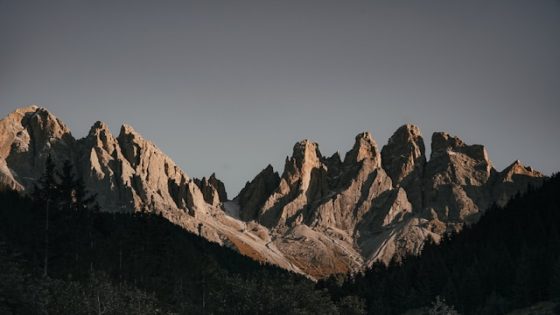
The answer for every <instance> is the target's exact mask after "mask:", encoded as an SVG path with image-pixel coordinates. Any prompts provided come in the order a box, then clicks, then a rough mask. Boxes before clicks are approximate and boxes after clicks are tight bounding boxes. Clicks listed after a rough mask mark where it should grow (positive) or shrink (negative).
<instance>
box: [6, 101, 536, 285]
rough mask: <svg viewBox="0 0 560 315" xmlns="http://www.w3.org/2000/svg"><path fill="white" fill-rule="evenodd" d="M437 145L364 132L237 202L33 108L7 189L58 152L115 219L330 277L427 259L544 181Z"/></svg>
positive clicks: (157, 154)
mask: <svg viewBox="0 0 560 315" xmlns="http://www.w3.org/2000/svg"><path fill="white" fill-rule="evenodd" d="M431 147H432V151H431V154H430V159H427V158H426V154H425V146H424V141H423V138H422V135H421V132H420V129H419V128H418V127H416V126H413V125H403V126H401V127H400V128H398V129H397V131H396V132H395V133H394V134H393V136H392V137H391V138H390V139H389V141H388V143H387V144H386V145H384V146H383V147H382V148H381V149H379V147H378V145H377V142H376V141H375V139H374V137H373V136H372V135H371V133H369V132H364V133H360V134H358V135H357V136H356V138H355V142H354V146H353V147H352V149H351V150H350V151H348V152H347V153H346V154H345V156H344V159H341V157H340V154H338V153H335V154H333V155H332V156H331V157H324V156H322V154H321V152H320V150H319V145H318V144H317V143H315V142H312V141H310V140H302V141H300V142H298V143H296V144H295V145H294V148H293V152H292V155H291V157H290V156H288V157H287V158H286V161H285V167H284V170H283V172H282V174H279V173H277V172H275V171H274V169H273V167H272V166H270V165H268V166H267V167H266V168H264V169H263V171H261V172H260V173H259V174H258V175H257V176H256V177H255V178H254V179H253V180H251V181H249V182H247V184H246V185H245V187H244V188H243V189H242V190H241V191H240V193H239V194H238V195H237V196H236V197H234V198H233V199H232V200H228V199H227V193H226V190H225V186H224V185H223V183H222V182H221V181H220V180H219V179H217V177H216V175H215V174H212V175H211V176H210V177H209V178H208V179H207V178H202V179H196V178H190V177H189V176H188V175H187V174H186V173H185V172H184V171H183V170H182V169H181V168H180V167H178V166H177V165H176V164H175V163H174V162H173V160H172V159H171V158H169V157H168V156H167V155H165V154H164V153H163V152H162V151H161V150H160V149H159V148H158V147H157V146H156V145H155V144H154V143H152V142H151V141H149V140H146V139H144V138H143V137H142V136H141V135H140V134H139V133H138V132H136V131H135V130H134V129H133V128H132V127H131V126H129V125H127V124H123V126H122V127H121V128H120V132H119V135H118V136H114V135H113V134H112V133H111V132H110V130H109V128H108V127H107V125H106V124H104V123H102V122H99V121H98V122H96V123H94V125H93V126H92V128H91V129H90V131H89V133H88V135H87V136H85V137H84V138H81V139H75V138H74V137H73V136H72V134H71V132H70V129H69V128H68V127H67V126H66V125H65V124H64V123H63V122H62V121H61V120H59V119H58V118H56V116H54V115H53V114H52V113H50V112H49V111H47V110H46V109H44V108H40V107H38V106H30V107H26V108H22V109H18V110H16V111H15V112H13V113H11V114H9V115H8V116H7V117H6V118H4V119H2V120H1V121H0V188H2V187H4V188H9V189H15V190H19V191H26V190H29V189H31V187H32V184H33V182H34V180H36V178H37V177H38V176H40V175H41V174H42V171H43V168H44V162H45V159H46V156H47V155H48V154H51V155H52V157H53V159H54V160H55V161H56V162H57V163H59V164H60V163H61V162H63V161H64V160H70V161H72V162H73V164H74V165H75V166H76V173H77V175H78V176H79V177H81V178H83V179H84V182H85V183H86V186H87V188H88V189H89V190H90V191H92V192H94V193H97V195H98V201H99V203H100V206H101V208H102V209H103V210H104V211H113V212H136V211H144V212H153V213H159V214H161V215H162V216H163V217H165V218H166V219H167V220H169V221H171V222H173V223H175V224H178V225H180V226H181V227H183V228H184V229H186V230H188V231H190V232H192V233H196V234H200V235H201V236H203V237H205V238H207V239H208V240H210V241H214V242H217V243H219V244H223V245H226V246H230V247H232V248H234V249H236V250H238V251H239V252H241V253H242V254H245V255H248V256H250V257H253V258H255V259H257V260H261V261H266V262H269V263H273V264H276V265H278V266H280V267H283V268H285V269H288V270H292V271H295V272H298V273H303V274H306V275H308V276H310V277H312V278H322V277H325V276H328V275H331V274H333V273H345V272H355V271H358V270H361V269H362V268H364V267H367V266H370V265H371V264H372V263H373V262H375V261H382V262H385V263H388V262H389V261H390V260H392V259H399V258H400V257H403V256H405V255H408V254H418V253H419V252H420V250H421V248H422V246H423V244H424V242H425V241H426V240H428V239H433V240H435V241H436V242H437V241H438V240H439V238H440V237H441V235H443V234H444V233H446V232H449V231H457V230H460V229H461V228H462V226H463V225H464V224H469V223H471V222H475V221H476V220H477V219H478V217H479V216H480V214H481V213H483V212H484V210H485V209H486V208H488V207H489V206H490V205H491V204H492V203H498V204H500V205H503V204H505V203H506V202H507V200H508V199H509V198H510V197H511V196H512V195H514V194H516V193H518V192H522V191H524V190H526V189H527V188H528V187H529V186H530V185H539V184H540V183H541V182H542V179H543V178H544V176H543V175H542V174H541V173H539V172H537V171H535V170H533V169H531V168H530V167H525V166H523V165H522V164H521V163H520V162H518V161H516V162H514V163H512V164H511V165H510V166H509V167H507V168H506V169H504V170H503V171H501V172H499V171H497V170H495V169H494V167H493V166H492V162H491V161H490V159H489V158H488V154H487V152H486V149H485V148H484V147H483V146H481V145H467V144H465V143H464V142H463V141H462V140H460V139H459V138H457V137H454V136H451V135H449V134H447V133H443V132H436V133H434V134H433V135H432V141H431ZM232 209H235V211H236V212H235V211H234V212H235V213H236V214H238V216H236V215H233V214H232V213H233V212H232Z"/></svg>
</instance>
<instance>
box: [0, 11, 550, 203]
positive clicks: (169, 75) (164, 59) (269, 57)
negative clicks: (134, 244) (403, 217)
mask: <svg viewBox="0 0 560 315" xmlns="http://www.w3.org/2000/svg"><path fill="white" fill-rule="evenodd" d="M33 103H34V104H38V105H41V106H43V107H46V108H48V109H49V110H51V111H52V112H54V113H55V114H56V115H57V116H59V117H60V118H61V119H62V120H64V121H65V122H66V123H67V124H68V125H69V126H70V128H71V129H72V130H73V133H74V135H75V136H77V137H83V136H85V134H86V133H87V131H88V130H89V128H90V126H91V125H92V124H93V123H94V122H95V121H96V120H102V121H105V122H106V123H108V124H109V126H110V127H111V130H112V131H113V133H118V131H119V127H120V125H121V124H122V123H123V122H127V123H129V124H131V125H132V126H134V128H135V129H136V130H137V131H139V132H140V133H141V134H143V135H144V137H146V138H148V139H150V140H152V141H153V142H154V143H156V144H157V145H158V146H159V147H160V148H161V149H162V150H163V151H164V152H165V153H167V154H168V155H169V156H171V158H173V159H174V160H175V161H176V162H177V163H178V164H179V165H180V166H181V167H182V168H183V169H184V170H185V171H186V172H187V173H188V174H189V175H190V176H196V177H201V176H204V175H206V176H208V175H210V174H211V173H212V172H214V171H215V172H216V173H217V175H218V177H219V178H222V179H223V180H224V181H225V183H226V186H227V189H228V192H229V194H230V196H232V195H234V194H236V193H237V192H238V191H239V189H241V187H242V186H243V185H244V183H245V182H246V181H247V180H250V179H252V177H253V176H254V175H256V173H257V172H259V171H260V170H261V169H262V168H264V167H265V166H266V165H267V164H268V163H271V164H272V165H273V166H274V167H275V169H277V170H279V171H281V169H282V167H283V161H284V158H285V157H286V155H288V154H291V149H292V146H293V144H294V143H295V142H296V141H298V140H301V139H303V138H309V139H312V140H314V141H317V142H318V143H319V144H320V149H321V151H322V153H323V154H325V155H330V154H332V153H333V152H335V151H337V150H339V151H341V152H346V151H347V150H348V149H350V147H351V146H352V144H353V141H354V136H355V135H356V134H357V133H359V132H360V131H364V130H369V131H371V132H372V133H373V135H374V137H375V138H376V139H377V142H378V143H379V144H380V145H383V144H385V143H386V141H387V139H388V137H389V136H390V135H391V134H392V132H393V131H394V130H396V128H397V127H399V126H400V125H402V124H404V123H413V124H416V125H418V126H419V127H420V128H421V129H422V131H423V134H424V137H425V138H427V142H428V143H429V138H430V137H431V133H432V132H433V131H448V132H450V133H452V134H454V135H458V136H459V137H461V138H462V139H463V140H464V141H466V142H467V143H481V144H485V145H486V146H487V149H488V151H489V153H490V157H491V159H492V160H493V161H494V164H495V166H496V167H497V168H498V169H502V168H504V167H505V166H507V165H508V164H509V163H511V162H512V161H513V160H515V159H520V160H522V161H523V162H524V163H526V164H528V165H531V166H533V167H535V168H537V169H539V170H542V171H544V172H545V173H547V174H550V173H551V172H553V171H558V170H560V163H559V161H560V145H559V143H560V142H559V140H558V138H559V136H560V123H558V120H559V119H560V1H558V0H556V1H555V0H549V1H544V0H543V1H541V0H527V1H519V0H503V1H492V0H469V1H456V0H416V1H398V0H387V1H324V0H320V1H319V0H317V1H305V0H294V1H292V0H282V1H267V0H259V1H230V0H224V1H212V0H204V1H151V2H148V1H138V0H130V1H118V0H115V1H108V0H107V1H102V0H95V1H93V0H92V1H80V0H72V1H25V0H17V1H16V0H10V1H9V0H0V116H2V117H3V116H5V115H6V114H7V113H8V112H11V111H12V110H14V109H15V108H17V107H21V106H25V105H29V104H33Z"/></svg>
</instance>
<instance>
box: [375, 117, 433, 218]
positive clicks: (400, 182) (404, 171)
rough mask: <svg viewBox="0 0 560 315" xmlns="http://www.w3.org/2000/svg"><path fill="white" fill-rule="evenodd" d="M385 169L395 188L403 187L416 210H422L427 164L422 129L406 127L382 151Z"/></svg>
mask: <svg viewBox="0 0 560 315" xmlns="http://www.w3.org/2000/svg"><path fill="white" fill-rule="evenodd" d="M381 157H382V163H383V169H385V171H386V172H387V174H388V175H389V177H391V179H392V180H393V183H394V185H395V186H400V187H403V188H404V189H405V190H406V192H407V196H408V199H409V200H410V202H411V203H412V204H413V205H414V208H416V209H419V208H422V187H421V186H422V177H423V172H424V167H425V164H426V155H425V148H424V139H423V138H422V134H421V133H420V129H418V127H416V126H413V125H404V126H402V127H400V128H399V129H397V131H396V132H395V133H394V134H393V135H392V136H391V138H389V142H388V143H387V145H385V146H384V147H383V149H382V150H381Z"/></svg>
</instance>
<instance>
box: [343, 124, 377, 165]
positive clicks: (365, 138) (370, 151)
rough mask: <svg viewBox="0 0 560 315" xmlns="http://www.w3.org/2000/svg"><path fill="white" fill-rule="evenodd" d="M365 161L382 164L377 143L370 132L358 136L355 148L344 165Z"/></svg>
mask: <svg viewBox="0 0 560 315" xmlns="http://www.w3.org/2000/svg"><path fill="white" fill-rule="evenodd" d="M364 159H367V160H372V161H374V163H380V162H381V158H380V155H379V150H378V149H377V143H376V142H375V139H374V138H373V136H372V135H371V133H370V132H369V131H368V132H362V133H360V134H358V135H357V136H356V138H355V142H354V146H353V147H352V149H351V150H350V151H349V152H348V153H346V156H345V157H344V164H351V163H358V162H361V161H362V160H364Z"/></svg>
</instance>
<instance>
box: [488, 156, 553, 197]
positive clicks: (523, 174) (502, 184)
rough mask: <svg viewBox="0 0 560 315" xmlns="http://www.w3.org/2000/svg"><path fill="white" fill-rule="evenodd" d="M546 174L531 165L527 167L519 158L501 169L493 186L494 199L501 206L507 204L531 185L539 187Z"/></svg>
mask: <svg viewBox="0 0 560 315" xmlns="http://www.w3.org/2000/svg"><path fill="white" fill-rule="evenodd" d="M543 180H544V175H543V174H542V173H540V172H539V171H536V170H534V169H532V168H531V167H525V166H524V165H523V164H522V163H521V162H520V161H519V160H516V161H515V162H513V163H512V164H511V165H510V166H508V167H506V168H505V169H504V170H503V171H501V172H500V173H499V174H498V176H497V180H496V182H495V183H494V187H493V191H492V194H493V196H492V197H493V200H494V202H496V204H497V205H499V206H502V207H503V206H505V205H506V204H507V202H508V200H509V199H510V198H511V197H513V196H514V195H516V194H518V193H524V192H526V191H527V189H529V188H530V187H534V188H536V187H539V186H540V185H541V184H542V181H543Z"/></svg>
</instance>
